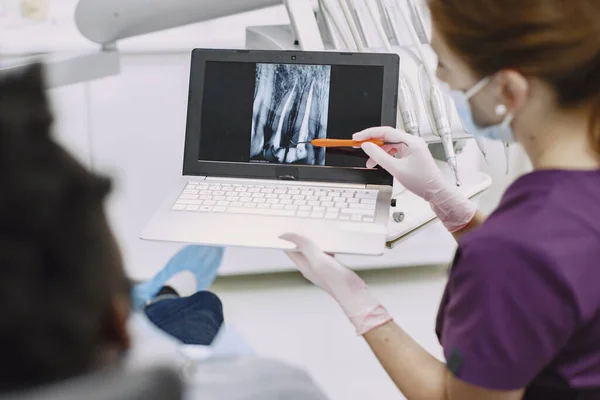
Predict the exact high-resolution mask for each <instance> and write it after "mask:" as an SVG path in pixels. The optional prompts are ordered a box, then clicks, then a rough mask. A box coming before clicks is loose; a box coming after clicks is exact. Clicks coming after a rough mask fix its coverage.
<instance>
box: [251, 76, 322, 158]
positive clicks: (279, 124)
mask: <svg viewBox="0 0 600 400" xmlns="http://www.w3.org/2000/svg"><path fill="white" fill-rule="evenodd" d="M330 82H331V67H330V66H328V65H294V64H257V66H256V85H255V91H254V106H253V115H252V140H251V146H250V161H254V162H269V163H279V164H302V165H325V149H324V148H315V147H313V146H312V145H310V144H309V143H306V142H310V141H311V140H313V139H317V138H318V139H324V138H326V137H327V118H328V113H329V90H330V89H329V88H330Z"/></svg>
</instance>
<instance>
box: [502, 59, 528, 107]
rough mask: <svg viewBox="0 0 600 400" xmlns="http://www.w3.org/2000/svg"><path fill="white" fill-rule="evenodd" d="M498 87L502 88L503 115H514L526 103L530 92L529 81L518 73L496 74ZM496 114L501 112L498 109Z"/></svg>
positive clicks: (507, 71)
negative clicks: (498, 81)
mask: <svg viewBox="0 0 600 400" xmlns="http://www.w3.org/2000/svg"><path fill="white" fill-rule="evenodd" d="M498 79H499V80H500V85H501V87H502V97H503V98H504V104H503V105H504V106H505V109H504V111H505V113H511V114H513V115H515V114H516V113H518V112H519V111H520V110H521V109H522V108H523V107H524V106H525V104H526V103H527V98H528V97H529V92H530V83H529V80H528V79H527V78H526V77H524V76H523V75H521V74H520V73H519V72H518V71H514V70H505V71H501V72H500V73H499V74H498ZM496 111H497V113H498V112H501V111H502V110H501V109H500V108H498V109H497V110H496Z"/></svg>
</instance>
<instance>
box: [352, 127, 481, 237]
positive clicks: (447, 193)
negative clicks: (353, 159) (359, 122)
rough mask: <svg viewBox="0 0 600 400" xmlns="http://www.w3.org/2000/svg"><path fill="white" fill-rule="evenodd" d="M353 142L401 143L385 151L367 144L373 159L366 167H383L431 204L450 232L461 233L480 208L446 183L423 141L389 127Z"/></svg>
mask: <svg viewBox="0 0 600 400" xmlns="http://www.w3.org/2000/svg"><path fill="white" fill-rule="evenodd" d="M353 139H354V140H356V141H364V140H368V139H382V140H384V141H385V142H391V143H401V144H394V145H386V146H384V147H383V148H382V147H379V146H377V145H375V144H373V143H364V144H363V145H362V149H363V150H364V152H365V153H367V155H369V157H371V158H370V159H369V161H367V167H368V168H374V167H376V166H377V165H380V166H381V167H382V168H384V169H386V170H387V171H388V172H389V173H390V174H391V175H392V176H393V177H394V178H396V179H397V180H398V181H399V182H400V183H401V184H402V185H403V186H404V187H405V188H407V189H408V190H410V191H411V192H413V193H414V194H416V195H417V196H419V197H422V198H423V199H424V200H425V201H427V202H429V204H430V205H431V208H432V209H433V211H434V212H435V214H436V215H437V216H438V218H439V219H440V220H441V221H442V223H443V224H444V226H445V227H446V228H447V229H448V230H449V231H450V232H456V231H459V230H461V229H462V228H464V227H465V226H466V225H468V224H469V222H471V220H472V219H473V217H474V216H475V213H476V212H477V206H476V205H475V204H474V203H472V202H471V201H470V200H469V199H467V198H466V197H465V196H463V195H462V194H461V193H460V192H459V191H458V190H457V188H456V186H454V185H452V184H451V183H449V182H448V181H446V179H444V176H443V175H442V172H441V171H440V169H439V168H438V166H437V164H436V163H435V160H434V159H433V156H432V155H431V153H430V152H429V148H428V147H427V144H426V143H425V141H424V140H423V139H421V138H419V137H416V136H413V135H410V134H408V133H406V132H403V131H400V130H398V129H394V128H390V127H380V128H370V129H366V130H364V131H362V132H359V133H356V134H355V135H354V137H353Z"/></svg>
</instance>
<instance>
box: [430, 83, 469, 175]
mask: <svg viewBox="0 0 600 400" xmlns="http://www.w3.org/2000/svg"><path fill="white" fill-rule="evenodd" d="M430 102H431V112H432V113H433V120H434V124H435V129H436V131H437V133H438V135H439V136H440V138H441V139H442V145H443V146H444V152H445V153H446V161H447V162H448V166H449V167H450V169H451V170H452V173H453V174H454V178H455V179H456V186H461V182H460V178H459V176H458V161H457V160H456V152H455V151H454V141H453V140H452V126H451V125H450V120H449V118H448V109H447V108H446V102H445V101H444V96H443V95H442V91H441V90H440V88H439V86H438V85H435V84H434V85H431V98H430Z"/></svg>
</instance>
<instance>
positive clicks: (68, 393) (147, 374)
mask: <svg viewBox="0 0 600 400" xmlns="http://www.w3.org/2000/svg"><path fill="white" fill-rule="evenodd" d="M182 392H183V385H182V382H181V380H180V378H179V376H178V375H177V373H176V372H175V371H173V370H171V369H167V368H153V369H148V370H144V371H136V372H126V371H123V370H111V371H107V372H106V371H105V372H101V373H97V374H93V375H90V376H86V377H83V378H78V379H74V380H72V381H68V382H65V383H60V384H56V385H51V386H49V387H45V388H41V389H36V390H31V391H28V392H25V393H19V394H12V395H6V396H0V400H82V399H85V400H179V399H182Z"/></svg>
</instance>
